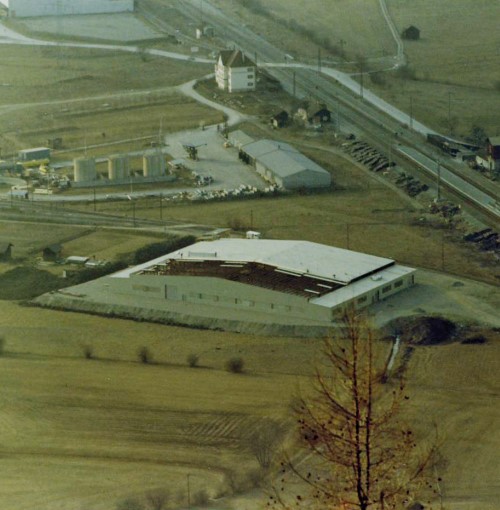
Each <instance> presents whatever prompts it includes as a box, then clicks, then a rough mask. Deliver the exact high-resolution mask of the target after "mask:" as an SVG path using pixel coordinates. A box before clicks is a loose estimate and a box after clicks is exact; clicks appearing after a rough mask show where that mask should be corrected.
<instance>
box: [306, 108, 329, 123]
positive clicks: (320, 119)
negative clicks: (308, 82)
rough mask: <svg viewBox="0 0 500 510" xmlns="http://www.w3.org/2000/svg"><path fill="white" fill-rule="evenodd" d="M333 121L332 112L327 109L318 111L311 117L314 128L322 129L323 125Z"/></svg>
mask: <svg viewBox="0 0 500 510" xmlns="http://www.w3.org/2000/svg"><path fill="white" fill-rule="evenodd" d="M331 121H332V112H331V111H330V110H329V109H328V108H326V106H325V107H323V108H321V109H320V110H318V111H317V112H316V113H314V114H313V116H312V117H311V124H312V125H313V126H317V127H321V126H323V124H327V123H329V122H331Z"/></svg>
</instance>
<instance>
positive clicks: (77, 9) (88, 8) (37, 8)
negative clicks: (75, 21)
mask: <svg viewBox="0 0 500 510" xmlns="http://www.w3.org/2000/svg"><path fill="white" fill-rule="evenodd" d="M0 4H3V5H4V6H5V7H7V9H8V14H9V16H10V17H11V18H29V17H38V16H59V15H71V14H104V13H115V12H133V11H134V0H0Z"/></svg>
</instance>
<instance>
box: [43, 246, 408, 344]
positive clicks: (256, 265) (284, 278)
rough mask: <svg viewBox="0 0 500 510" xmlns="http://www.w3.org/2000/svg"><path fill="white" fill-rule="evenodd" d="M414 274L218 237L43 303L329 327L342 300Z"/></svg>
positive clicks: (362, 297)
mask: <svg viewBox="0 0 500 510" xmlns="http://www.w3.org/2000/svg"><path fill="white" fill-rule="evenodd" d="M414 273H415V270H414V269H412V268H409V267H404V266H400V265H398V264H396V263H395V262H394V261H393V260H391V259H386V258H381V257H376V256H373V255H366V254H363V253H358V252H353V251H349V250H344V249H340V248H334V247H331V246H325V245H322V244H317V243H311V242H305V241H274V240H260V239H220V240H217V241H203V242H198V243H196V244H193V245H191V246H188V247H186V248H183V249H181V250H178V251H175V252H173V253H169V254H168V255H164V256H162V257H160V258H157V259H155V260H152V261H150V262H147V263H145V264H142V265H139V266H136V267H132V268H129V269H126V270H123V271H120V272H118V273H115V274H113V275H110V276H106V277H104V278H100V279H98V280H95V281H93V282H89V283H85V284H82V285H78V286H76V287H72V288H69V289H64V290H62V291H60V293H59V295H57V294H55V295H54V294H52V295H50V296H48V297H47V296H46V297H45V304H48V305H50V306H57V307H62V308H70V309H77V310H83V311H96V312H101V313H111V314H114V315H124V316H129V317H137V318H144V319H153V320H160V321H162V320H167V319H168V320H169V321H172V322H177V323H185V324H188V325H198V326H200V325H203V326H205V327H213V328H221V329H226V328H228V329H233V330H238V328H239V326H238V325H237V324H238V323H239V324H240V325H241V324H243V323H253V324H261V325H262V324H264V323H267V324H272V325H273V326H274V327H278V326H279V325H283V326H290V325H294V326H301V327H304V326H309V327H313V326H323V327H324V326H327V327H331V326H332V325H334V324H335V322H336V321H337V320H338V319H339V317H340V316H341V315H342V314H343V313H344V312H345V311H346V310H347V308H348V307H349V308H350V307H355V308H365V307H367V306H370V305H372V304H374V303H377V302H378V301H381V300H383V299H385V298H387V297H389V296H392V295H393V294H395V293H397V292H400V291H401V290H403V289H406V288H408V287H411V286H412V285H413V284H414ZM42 298H44V297H43V296H42ZM42 301H43V299H42ZM228 324H229V326H228ZM240 330H241V328H240ZM247 330H248V329H247ZM274 333H276V331H274V332H273V334H274Z"/></svg>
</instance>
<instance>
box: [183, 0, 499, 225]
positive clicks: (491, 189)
mask: <svg viewBox="0 0 500 510" xmlns="http://www.w3.org/2000/svg"><path fill="white" fill-rule="evenodd" d="M179 5H180V6H181V8H182V9H183V10H184V12H185V13H186V14H188V15H190V16H192V17H193V18H196V16H199V10H198V2H197V1H196V0H185V1H183V2H182V3H180V2H179ZM204 15H205V17H206V19H207V21H209V22H210V24H212V25H214V26H215V28H216V31H217V33H218V34H224V36H225V39H226V42H227V46H229V47H231V46H236V47H239V48H241V49H242V50H244V51H245V52H246V53H247V54H249V55H256V56H257V61H258V63H259V65H263V66H265V67H267V68H268V71H269V72H270V73H271V74H272V75H273V76H274V77H275V78H277V79H278V80H279V81H280V82H281V83H282V85H283V86H284V88H285V89H286V90H287V91H288V92H290V93H295V95H296V96H297V97H313V98H317V99H318V100H320V101H321V102H324V103H326V104H327V105H328V106H329V107H330V108H331V109H332V110H333V111H336V110H338V109H341V119H340V122H341V124H342V127H343V130H344V131H345V130H346V127H351V126H355V127H356V130H357V131H358V132H359V131H361V132H362V131H369V132H370V136H371V140H372V141H373V140H375V143H376V145H377V148H378V149H379V150H382V151H384V152H386V153H387V152H389V151H390V150H392V147H394V146H395V144H396V141H397V142H398V143H402V144H404V145H406V146H408V147H411V148H412V149H413V150H414V151H416V152H418V153H419V154H420V156H419V157H418V158H414V161H415V163H417V164H418V165H423V170H425V171H427V166H428V165H427V163H428V160H432V161H437V160H441V168H442V169H443V172H442V185H443V189H445V188H446V187H448V188H451V189H452V190H455V189H456V187H457V186H459V187H460V186H462V188H461V189H460V193H461V195H465V196H467V197H468V198H469V204H470V203H471V202H472V204H474V206H475V207H476V208H480V209H481V211H482V212H487V213H488V214H489V215H490V216H491V217H495V218H496V219H497V220H500V211H497V210H496V208H495V207H493V208H492V207H491V204H492V203H493V204H494V203H496V202H498V200H499V198H500V186H499V185H498V184H497V183H494V182H492V181H487V180H486V179H485V178H484V177H483V176H481V175H478V174H477V173H475V172H473V171H472V170H471V169H469V168H468V167H467V166H466V165H465V164H464V165H458V164H457V163H456V162H454V161H452V160H451V158H447V156H446V155H444V154H443V153H441V152H438V150H437V149H435V148H434V147H433V146H430V145H429V144H428V143H427V142H426V139H425V137H426V136H427V134H428V133H435V131H434V130H432V129H430V128H428V127H427V126H425V125H424V124H422V123H420V122H418V121H417V120H416V119H414V118H412V117H410V116H409V115H408V114H406V113H404V112H402V111H400V110H399V109H397V108H396V107H394V106H393V105H390V104H388V103H387V102H386V101H384V100H382V99H381V98H379V97H378V96H376V95H375V94H373V93H372V92H371V91H369V90H367V89H366V88H362V87H361V86H360V84H359V83H358V82H356V81H355V80H354V79H353V78H352V77H351V76H349V75H347V74H346V73H342V72H340V71H337V70H336V69H331V68H325V67H321V68H320V69H318V68H317V67H315V66H311V65H304V64H300V63H293V62H290V61H287V60H289V59H287V58H286V56H285V53H284V51H283V50H282V49H278V48H276V47H275V46H273V45H271V44H270V43H269V42H268V41H266V40H264V39H263V38H262V37H260V36H259V35H258V34H255V33H254V32H252V31H251V30H250V29H249V28H248V27H243V26H241V25H240V24H239V23H238V21H236V20H233V19H231V18H230V17H229V16H228V15H227V14H225V13H224V12H222V11H220V10H219V9H217V8H215V7H214V6H212V5H211V4H210V2H209V1H208V0H205V1H204ZM393 59H394V65H395V66H397V65H398V63H401V55H400V51H399V48H398V54H396V55H395V56H394V57H393ZM422 162H424V163H422ZM445 170H446V171H445ZM453 176H455V178H453ZM465 184H467V185H465ZM474 188H475V189H476V190H477V193H476V192H473V191H472V190H473V189H474ZM471 193H473V194H471Z"/></svg>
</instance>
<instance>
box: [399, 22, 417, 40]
mask: <svg viewBox="0 0 500 510" xmlns="http://www.w3.org/2000/svg"><path fill="white" fill-rule="evenodd" d="M401 37H402V38H403V39H407V40H409V41H418V40H419V39H420V29H418V28H417V27H416V26H415V25H410V26H409V27H407V28H405V29H404V30H403V31H402V32H401Z"/></svg>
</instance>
